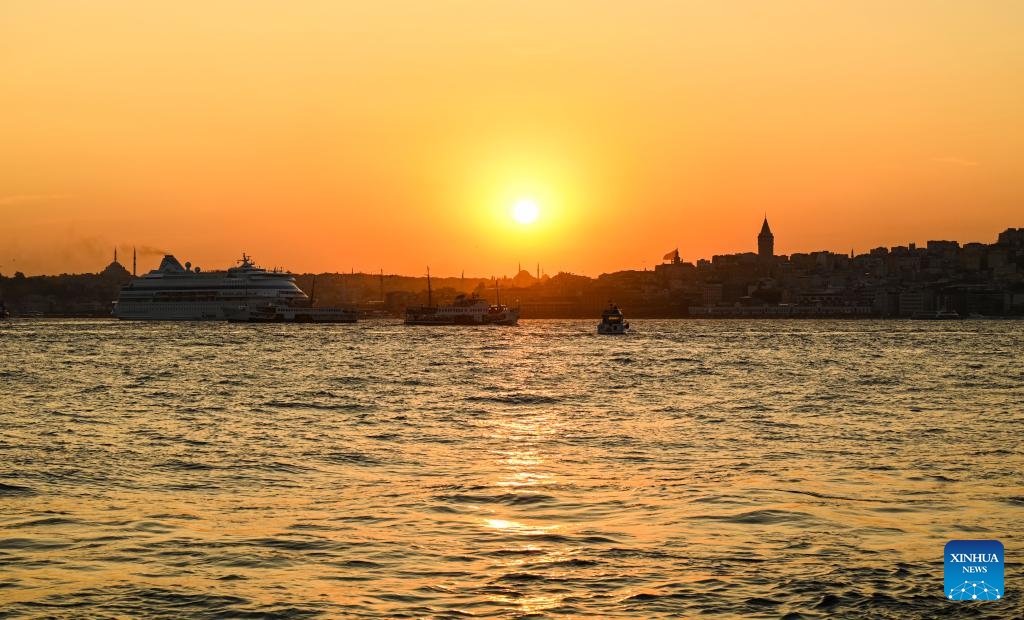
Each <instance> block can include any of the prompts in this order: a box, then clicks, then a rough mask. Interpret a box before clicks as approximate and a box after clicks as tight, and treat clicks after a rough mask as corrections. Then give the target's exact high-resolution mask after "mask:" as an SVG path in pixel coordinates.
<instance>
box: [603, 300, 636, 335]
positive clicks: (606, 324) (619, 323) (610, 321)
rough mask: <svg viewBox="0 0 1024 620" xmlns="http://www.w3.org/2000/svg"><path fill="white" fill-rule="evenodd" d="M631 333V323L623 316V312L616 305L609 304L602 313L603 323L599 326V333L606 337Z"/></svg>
mask: <svg viewBox="0 0 1024 620" xmlns="http://www.w3.org/2000/svg"><path fill="white" fill-rule="evenodd" d="M628 331H629V323H628V322H626V317H625V316H623V314H622V310H619V307H618V306H617V305H615V304H608V307H607V308H606V309H605V311H604V312H602V313H601V322H600V323H598V324H597V333H598V334H601V335H605V336H619V335H622V334H625V333H627V332H628Z"/></svg>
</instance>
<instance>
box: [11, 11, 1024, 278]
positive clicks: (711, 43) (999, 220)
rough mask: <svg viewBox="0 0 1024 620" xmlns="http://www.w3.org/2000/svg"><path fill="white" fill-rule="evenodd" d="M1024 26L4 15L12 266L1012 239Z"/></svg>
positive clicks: (957, 19) (546, 256)
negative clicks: (764, 241) (529, 217)
mask: <svg viewBox="0 0 1024 620" xmlns="http://www.w3.org/2000/svg"><path fill="white" fill-rule="evenodd" d="M1022 28H1024V2H1019V1H1013V0H1007V1H1004V2H999V1H990V2H985V1H978V2H937V1H929V2H914V1H908V0H900V1H898V2H894V1H892V0H886V1H877V2H876V1H857V2H853V1H850V2H819V1H807V2H785V1H776V2H739V1H728V0H721V1H719V0H716V1H711V0H708V1H704V2H696V1H694V2H686V1H681V0H666V1H663V2H655V1H634V2H599V1H597V0H563V1H561V2H552V1H550V0H546V1H538V2H528V1H527V2H524V1H518V2H488V1H481V0H458V1H456V0H430V1H423V0H417V1H412V0H408V1H397V0H373V1H367V2H340V1H322V2H316V1H302V2H285V1H283V0H282V1H277V2H272V1H255V0H238V1H229V0H211V1H203V2H199V1H196V2H188V1H177V2H156V1H154V2H139V1H138V0H125V1H110V0H94V1H91V2H70V1H68V2H53V1H48V0H26V1H21V0H4V1H3V2H2V3H0V273H3V274H4V275H11V274H12V273H13V272H14V271H17V270H20V271H23V272H25V273H27V274H38V273H60V272H80V271H97V270H99V269H101V268H102V267H103V266H104V265H105V264H106V263H107V262H109V260H110V254H111V252H112V249H113V247H114V246H115V245H117V246H121V247H122V248H129V250H128V251H130V248H131V247H132V246H137V247H139V248H140V249H141V250H143V252H142V254H140V268H145V269H149V268H152V267H154V266H155V265H156V263H157V261H158V257H157V256H156V253H157V252H159V251H169V252H173V253H175V254H176V255H177V256H178V257H179V258H180V259H181V260H182V261H184V260H190V261H191V262H192V263H193V264H198V265H201V266H202V267H204V268H207V269H214V268H223V267H226V266H228V265H230V264H231V263H232V262H233V260H234V259H236V258H238V256H239V255H240V254H241V252H242V251H243V250H244V251H246V252H248V253H250V254H253V255H254V256H255V257H256V259H257V260H258V262H260V263H261V264H263V265H264V266H268V267H269V266H275V265H278V266H282V267H286V268H288V269H291V270H293V271H298V272H305V271H348V270H350V269H355V270H356V271H373V272H376V271H377V270H378V269H383V270H384V271H385V272H387V273H405V274H420V273H423V272H425V270H426V267H427V265H430V267H431V271H432V272H433V273H437V274H440V275H457V274H458V273H460V272H461V271H462V270H465V271H466V275H467V276H468V275H474V276H476V275H479V276H489V275H501V274H507V275H512V274H513V273H514V272H515V269H516V266H517V264H518V263H520V262H521V263H522V264H523V266H524V267H529V269H530V270H531V271H532V270H533V269H534V268H535V267H536V264H537V263H538V262H539V263H540V264H541V267H542V269H544V271H546V272H547V273H550V274H554V273H557V272H559V271H569V272H574V273H580V274H586V275H598V274H600V273H602V272H608V271H617V270H620V269H642V268H644V267H645V266H646V267H647V268H652V267H653V266H654V265H655V264H657V263H659V262H660V260H661V257H662V255H663V254H665V253H666V252H668V251H670V250H672V249H673V248H675V247H678V248H679V249H680V252H681V254H682V256H683V258H684V259H685V260H696V259H697V258H701V257H710V256H711V255H712V254H723V253H730V252H739V251H754V250H755V248H756V235H757V232H758V231H759V229H760V226H761V219H762V217H763V216H764V215H765V213H767V214H768V218H769V221H770V222H771V225H772V229H773V230H774V232H775V235H776V245H775V249H776V252H777V253H781V254H788V253H792V252H801V251H811V250H821V249H827V250H835V251H841V252H848V251H850V249H851V248H853V249H855V250H857V251H858V252H861V251H866V250H867V249H869V248H870V247H874V246H878V245H896V244H906V243H907V242H910V241H916V242H918V243H921V242H924V241H925V240H927V239H956V240H959V241H962V242H963V241H984V242H993V241H994V240H995V236H996V234H997V233H998V232H999V231H1001V230H1003V229H1005V228H1007V227H1009V226H1024V159H1022V157H1024V36H1022ZM521 200H532V201H534V203H535V204H536V205H537V207H538V209H539V216H538V218H537V220H536V221H535V222H532V223H527V224H523V223H519V222H518V221H517V220H516V219H514V218H513V213H512V212H513V207H514V205H515V204H516V203H517V202H519V201H521ZM122 262H126V261H122ZM127 262H129V263H130V257H129V258H128V261H127Z"/></svg>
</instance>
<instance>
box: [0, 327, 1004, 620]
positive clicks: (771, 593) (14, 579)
mask: <svg viewBox="0 0 1024 620" xmlns="http://www.w3.org/2000/svg"><path fill="white" fill-rule="evenodd" d="M635 323H637V324H638V325H637V327H638V328H639V330H638V331H639V333H637V334H635V335H633V336H630V337H623V338H609V337H599V336H597V335H595V334H594V324H595V322H594V321H590V322H573V321H524V322H523V324H522V325H520V326H519V327H517V328H489V329H488V328H472V327H469V328H432V327H416V328H412V327H405V326H403V325H401V324H400V323H395V322H372V321H368V322H361V323H358V324H356V325H330V326H328V325H319V326H309V325H306V326H295V325H283V326H279V325H269V326H267V325H261V326H248V325H245V326H242V325H239V326H236V325H228V324H219V323H164V324H147V323H128V322H114V321H95V322H88V321H15V322H8V323H6V324H0V386H2V390H0V616H2V617H53V616H56V617H79V616H87V617H146V616H159V617H175V618H178V617H230V618H236V617H237V618H244V617H261V618H262V617H277V616H280V617H305V616H323V617H354V618H357V617H413V618H420V617H475V616H481V617H556V616H567V617H623V618H659V617H689V616H696V615H706V614H721V615H726V616H742V617H792V618H797V617H822V618H824V617H834V616H870V617H892V618H908V617H909V618H915V617H919V618H926V617H935V616H937V615H947V616H948V615H963V616H971V617H979V616H980V617H992V618H997V617H1007V616H1010V615H1014V614H1016V613H1019V612H1020V610H1021V607H1020V593H1021V591H1022V589H1024V577H1022V574H1021V569H1020V567H1021V564H1020V558H1021V557H1022V554H1024V543H1022V534H1024V473H1022V469H1024V458H1022V448H1021V443H1022V439H1024V430H1022V426H1021V423H1022V421H1024V414H1022V405H1021V402H1022V397H1024V323H1021V322H980V321H979V322H973V321H969V322H950V323H945V322H943V323H929V322H881V321H879V322H826V321H804V322H783V321H762V322H744V321H721V322H718V321H636V322H635ZM954 538H995V539H998V540H1001V541H1002V542H1003V543H1004V545H1005V546H1006V557H1007V559H1008V561H1009V563H1008V564H1007V565H1006V573H1007V574H1006V588H1007V591H1008V595H1007V597H1006V598H1005V599H1004V600H1002V601H997V602H988V603H952V602H949V601H946V600H945V599H943V598H942V588H943V580H942V572H943V564H942V551H943V546H944V545H945V543H946V541H948V540H950V539H954Z"/></svg>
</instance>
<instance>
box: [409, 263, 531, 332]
mask: <svg viewBox="0 0 1024 620" xmlns="http://www.w3.org/2000/svg"><path fill="white" fill-rule="evenodd" d="M495 286H497V284H495ZM497 301H498V303H496V304H490V303H488V302H487V300H486V299H484V298H482V297H480V296H479V295H477V294H476V293H473V294H471V295H468V296H467V295H459V296H458V297H456V298H455V301H453V302H452V303H451V304H448V305H443V306H435V305H433V299H432V292H431V289H430V273H429V272H428V273H427V305H425V306H415V307H409V308H407V309H406V311H405V324H406V325H516V324H517V323H518V322H519V308H509V307H508V306H506V305H505V304H503V303H501V298H500V297H499V298H498V300H497Z"/></svg>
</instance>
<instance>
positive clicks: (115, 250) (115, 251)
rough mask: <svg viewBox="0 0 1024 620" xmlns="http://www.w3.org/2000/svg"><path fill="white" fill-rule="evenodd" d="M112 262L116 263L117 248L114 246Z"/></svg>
mask: <svg viewBox="0 0 1024 620" xmlns="http://www.w3.org/2000/svg"><path fill="white" fill-rule="evenodd" d="M114 262H115V263H116V262H117V246H114Z"/></svg>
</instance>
